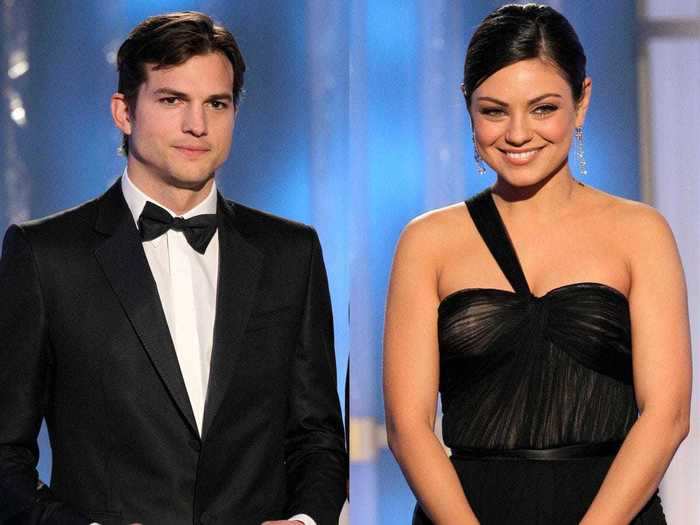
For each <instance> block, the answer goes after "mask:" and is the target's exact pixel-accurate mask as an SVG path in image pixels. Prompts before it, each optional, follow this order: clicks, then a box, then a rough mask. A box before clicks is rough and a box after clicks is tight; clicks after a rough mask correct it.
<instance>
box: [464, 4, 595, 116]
mask: <svg viewBox="0 0 700 525" xmlns="http://www.w3.org/2000/svg"><path fill="white" fill-rule="evenodd" d="M532 58H540V59H543V60H546V61H548V62H550V63H551V64H552V65H554V66H555V67H556V68H557V69H559V71H560V72H561V73H562V75H563V76H564V78H565V79H566V81H567V82H568V84H569V86H570V87H571V93H572V94H573V97H574V100H575V101H579V100H580V99H581V96H582V94H583V81H584V80H585V78H586V55H585V54H584V52H583V47H582V46H581V42H579V39H578V36H577V35H576V32H575V31H574V28H573V27H571V24H569V21H568V20H567V19H566V18H564V16H562V15H561V14H560V13H559V12H557V11H555V10H554V9H552V8H551V7H549V6H546V5H538V4H525V5H515V4H510V5H505V6H503V7H501V8H499V9H496V10H495V11H494V12H492V13H491V14H489V15H488V16H487V17H486V18H484V20H483V22H481V25H479V27H478V28H477V29H476V31H475V32H474V35H473V36H472V38H471V41H470V42H469V47H468V48H467V57H466V59H465V61H464V84H463V87H462V91H463V93H464V98H465V100H466V101H467V106H469V103H470V101H471V96H472V94H473V93H474V91H475V90H476V88H478V87H479V85H480V84H481V83H482V82H483V81H484V80H486V79H487V78H488V77H490V76H491V75H493V74H494V73H495V72H496V71H498V70H499V69H502V68H504V67H506V66H509V65H511V64H514V63H516V62H519V61H521V60H528V59H532Z"/></svg>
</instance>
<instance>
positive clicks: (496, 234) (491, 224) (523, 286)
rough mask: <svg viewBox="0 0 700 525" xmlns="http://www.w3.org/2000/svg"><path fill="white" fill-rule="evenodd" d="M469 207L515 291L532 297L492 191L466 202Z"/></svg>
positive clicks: (487, 244) (478, 228)
mask: <svg viewBox="0 0 700 525" xmlns="http://www.w3.org/2000/svg"><path fill="white" fill-rule="evenodd" d="M466 205H467V210H469V215H470V216H471V218H472V220H473V221H474V224H475V226H476V229H477V230H478V231H479V235H481V238H482V239H483V240H484V243H486V246H487V247H488V249H489V251H490V252H491V255H493V258H494V259H495V260H496V263H497V264H498V266H499V268H500V269H501V271H502V272H503V274H504V275H505V276H506V279H508V282H509V283H510V285H511V286H512V287H513V290H515V291H516V293H519V294H525V295H530V287H529V286H528V284H527V279H525V274H524V273H523V268H522V266H521V265H520V261H519V260H518V255H517V253H516V252H515V248H514V247H513V243H512V242H511V240H510V236H509V235H508V230H506V226H505V224H504V223H503V220H502V219H501V215H500V213H498V208H496V203H495V202H494V201H493V197H492V196H491V189H490V188H487V189H486V190H484V191H482V192H481V193H478V194H477V195H475V196H473V197H472V198H470V199H469V200H467V201H466Z"/></svg>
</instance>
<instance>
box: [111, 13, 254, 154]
mask: <svg viewBox="0 0 700 525" xmlns="http://www.w3.org/2000/svg"><path fill="white" fill-rule="evenodd" d="M207 53H222V54H223V55H225V56H226V58H228V60H229V62H231V65H232V66H233V104H234V106H236V107H237V106H238V101H239V98H240V95H241V91H242V89H243V76H244V73H245V62H244V61H243V55H242V54H241V51H240V49H239V48H238V44H237V43H236V39H235V38H233V35H232V34H231V32H230V31H229V30H228V29H226V28H225V27H223V26H221V25H218V24H215V23H214V21H213V20H212V19H211V18H210V17H208V16H207V15H205V14H203V13H197V12H195V11H185V12H181V13H168V14H164V15H157V16H151V17H149V18H147V19H146V20H144V21H143V22H141V23H140V24H139V25H137V26H136V27H135V28H134V29H133V30H132V31H131V33H129V36H128V37H127V38H126V40H125V41H124V43H122V45H121V47H120V48H119V52H118V53H117V69H118V71H119V86H118V88H117V91H119V93H122V94H123V95H124V97H125V98H126V103H127V106H128V107H129V109H130V111H132V112H133V110H134V108H135V107H136V99H137V95H138V90H139V87H140V86H141V84H143V83H144V82H145V81H146V74H147V71H146V64H155V68H154V69H161V68H167V67H171V66H177V65H180V64H183V63H184V62H186V61H187V60H189V59H190V58H192V57H193V56H197V55H205V54H207ZM121 149H122V152H123V153H124V155H128V153H129V140H128V136H127V135H124V136H123V137H122V147H121Z"/></svg>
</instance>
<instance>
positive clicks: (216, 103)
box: [209, 100, 228, 109]
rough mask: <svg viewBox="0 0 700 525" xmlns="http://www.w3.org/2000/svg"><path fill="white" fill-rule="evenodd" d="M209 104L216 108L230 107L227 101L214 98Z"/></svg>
mask: <svg viewBox="0 0 700 525" xmlns="http://www.w3.org/2000/svg"><path fill="white" fill-rule="evenodd" d="M209 104H210V105H211V107H212V108H214V109H226V108H227V107H228V104H227V103H226V102H222V101H221V100H212V101H211V102H210V103H209Z"/></svg>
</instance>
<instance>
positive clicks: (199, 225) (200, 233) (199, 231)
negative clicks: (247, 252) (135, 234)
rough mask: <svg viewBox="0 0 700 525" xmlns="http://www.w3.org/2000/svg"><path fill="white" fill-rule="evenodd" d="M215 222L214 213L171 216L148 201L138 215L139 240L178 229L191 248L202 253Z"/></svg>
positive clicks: (150, 238)
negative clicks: (184, 217)
mask: <svg viewBox="0 0 700 525" xmlns="http://www.w3.org/2000/svg"><path fill="white" fill-rule="evenodd" d="M216 223H217V221H216V214H215V213H211V214H206V215H195V216H194V217H190V218H189V219H183V218H182V217H173V216H172V215H170V214H169V213H168V212H167V211H166V210H164V209H163V208H161V207H160V206H158V205H157V204H153V203H152V202H150V201H148V202H146V206H144V208H143V211H142V212H141V216H140V217H139V233H140V234H141V240H143V241H150V240H152V239H155V238H156V237H160V236H161V235H163V234H164V233H165V232H167V231H168V230H170V229H172V230H175V231H179V232H182V233H183V234H184V235H185V239H187V242H188V243H189V245H190V246H192V248H194V249H195V250H196V251H198V252H199V253H201V254H203V253H204V252H205V251H206V250H207V245H208V244H209V241H211V238H212V237H213V236H214V233H215V232H216Z"/></svg>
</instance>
